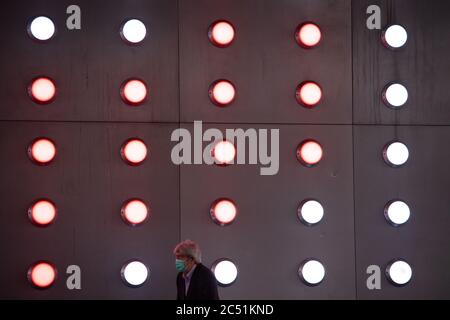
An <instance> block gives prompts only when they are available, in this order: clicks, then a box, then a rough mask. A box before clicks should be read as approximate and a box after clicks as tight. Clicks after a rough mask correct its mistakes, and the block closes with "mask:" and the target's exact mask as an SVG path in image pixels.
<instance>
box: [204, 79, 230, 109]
mask: <svg viewBox="0 0 450 320" xmlns="http://www.w3.org/2000/svg"><path fill="white" fill-rule="evenodd" d="M209 97H210V99H211V101H212V102H213V103H214V104H215V105H217V106H219V107H224V106H227V105H229V104H231V103H232V102H233V101H234V99H235V97H236V89H235V87H234V85H233V84H232V83H231V82H230V81H228V80H217V81H215V82H214V83H213V84H212V85H211V87H210V88H209Z"/></svg>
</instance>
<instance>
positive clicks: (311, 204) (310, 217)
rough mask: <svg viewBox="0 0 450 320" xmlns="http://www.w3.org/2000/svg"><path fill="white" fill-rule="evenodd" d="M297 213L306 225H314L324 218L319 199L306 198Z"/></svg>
mask: <svg viewBox="0 0 450 320" xmlns="http://www.w3.org/2000/svg"><path fill="white" fill-rule="evenodd" d="M297 215H298V218H299V219H300V221H301V222H303V223H304V224H305V225H307V226H313V225H316V224H318V223H319V222H320V221H321V220H322V218H323V207H322V205H321V204H320V202H319V201H317V200H312V199H309V200H304V201H302V203H300V206H299V207H298V209H297Z"/></svg>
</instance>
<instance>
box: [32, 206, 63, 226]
mask: <svg viewBox="0 0 450 320" xmlns="http://www.w3.org/2000/svg"><path fill="white" fill-rule="evenodd" d="M28 217H29V218H30V220H31V222H32V223H33V224H35V225H37V226H42V227H45V226H48V225H49V224H51V223H52V222H53V221H54V220H55V218H56V207H55V205H54V204H53V203H52V202H51V201H49V200H38V201H36V202H35V203H34V204H33V205H32V206H31V207H30V208H29V209H28Z"/></svg>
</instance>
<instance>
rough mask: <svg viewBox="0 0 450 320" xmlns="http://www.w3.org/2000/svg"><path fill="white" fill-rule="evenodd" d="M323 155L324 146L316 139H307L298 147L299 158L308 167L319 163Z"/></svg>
mask: <svg viewBox="0 0 450 320" xmlns="http://www.w3.org/2000/svg"><path fill="white" fill-rule="evenodd" d="M322 156H323V150H322V146H321V145H320V144H319V143H318V142H317V141H314V140H305V141H303V142H302V143H300V144H299V145H298V147H297V159H298V161H300V163H301V164H303V165H304V166H307V167H313V166H315V165H317V164H318V163H319V162H320V160H321V159H322Z"/></svg>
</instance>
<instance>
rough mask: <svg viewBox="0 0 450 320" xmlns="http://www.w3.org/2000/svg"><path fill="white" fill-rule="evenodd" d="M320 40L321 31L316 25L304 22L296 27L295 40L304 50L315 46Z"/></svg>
mask: <svg viewBox="0 0 450 320" xmlns="http://www.w3.org/2000/svg"><path fill="white" fill-rule="evenodd" d="M321 38H322V31H320V28H319V26H318V25H317V24H315V23H312V22H305V23H303V24H301V25H299V26H298V27H297V30H296V31H295V40H296V41H297V43H298V44H299V45H300V46H301V47H303V48H306V49H310V48H313V47H315V46H317V45H318V44H319V42H320V40H321Z"/></svg>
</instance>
